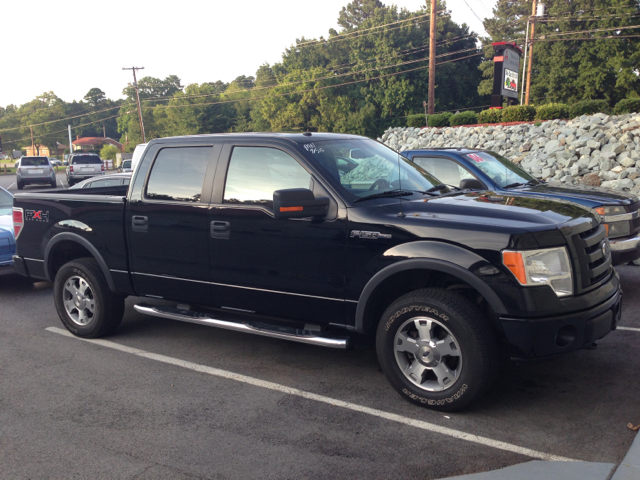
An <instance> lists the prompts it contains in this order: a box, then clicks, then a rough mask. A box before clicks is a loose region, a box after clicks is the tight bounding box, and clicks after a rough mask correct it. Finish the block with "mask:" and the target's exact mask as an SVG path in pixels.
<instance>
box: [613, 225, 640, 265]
mask: <svg viewBox="0 0 640 480" xmlns="http://www.w3.org/2000/svg"><path fill="white" fill-rule="evenodd" d="M609 243H610V245H611V260H612V262H613V264H614V265H620V264H624V263H629V262H632V261H633V260H637V259H638V258H640V233H639V234H636V235H634V236H633V237H623V238H616V239H613V240H609Z"/></svg>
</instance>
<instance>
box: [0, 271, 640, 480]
mask: <svg viewBox="0 0 640 480" xmlns="http://www.w3.org/2000/svg"><path fill="white" fill-rule="evenodd" d="M619 272H620V273H621V275H622V277H623V285H624V289H625V304H624V310H623V320H622V325H623V326H625V327H628V328H631V329H633V328H635V329H637V330H622V329H620V330H617V331H615V332H612V333H611V334H610V335H609V336H608V337H606V338H605V339H603V340H602V341H600V342H599V343H600V344H599V347H598V348H597V349H596V350H592V351H586V350H585V351H580V352H577V353H575V354H572V355H568V356H565V357H562V358H558V359H555V360H553V361H548V362H545V363H540V364H535V365H518V366H510V367H509V368H506V369H505V370H504V372H502V374H501V376H500V379H499V381H498V383H497V385H496V386H495V387H494V388H493V389H492V390H491V391H490V393H489V394H488V395H487V396H486V397H485V398H484V399H483V400H482V401H481V402H480V403H479V404H478V405H476V406H474V407H473V408H472V409H469V410H466V411H464V412H462V413H454V414H443V413H439V412H433V411H429V410H424V409H421V408H419V407H416V406H413V405H411V404H409V403H408V402H406V401H404V400H403V399H402V398H401V397H400V396H398V395H397V394H396V393H395V391H393V390H392V388H391V387H390V386H389V385H388V384H387V382H386V380H385V378H384V376H383V374H382V373H381V372H380V371H379V368H378V365H377V361H376V357H375V352H374V351H373V350H372V349H371V350H366V349H365V350H348V351H338V350H330V349H324V348H321V347H314V346H308V345H303V344H296V343H291V342H287V341H281V340H275V339H269V338H264V337H256V336H252V335H246V334H241V333H235V332H230V331H224V330H218V329H214V328H209V327H204V326H198V325H191V324H184V323H180V322H173V321H170V320H163V319H158V318H152V317H145V316H143V315H140V314H138V313H136V312H135V311H134V310H133V308H132V306H133V305H134V304H135V303H136V300H137V299H136V298H129V299H128V300H127V311H126V314H125V318H124V321H123V323H122V325H121V327H120V328H119V330H118V331H117V332H116V333H115V334H114V335H111V336H110V337H108V338H106V339H105V340H106V342H100V341H98V342H93V343H90V342H86V341H82V340H78V339H76V338H74V337H69V336H66V335H63V334H62V333H65V332H66V331H64V330H62V329H61V328H62V325H61V323H60V321H59V319H58V317H57V315H56V313H55V310H54V307H53V300H52V290H51V285H50V284H48V283H38V284H36V285H34V286H32V285H31V284H30V283H27V282H25V281H23V279H21V278H20V277H16V276H5V277H0V345H1V348H0V368H1V369H2V371H1V376H0V379H1V380H0V382H1V383H0V407H1V408H0V445H1V446H2V454H1V455H0V472H2V473H0V477H2V478H11V479H15V478H21V479H22V478H25V479H26V478H92V479H96V478H125V479H130V478H131V479H132V478H136V479H147V478H148V479H161V478H172V479H174V478H185V479H186V478H189V479H190V478H336V477H340V478H394V479H400V478H423V479H432V478H433V479H435V478H442V477H446V476H452V475H461V474H465V473H474V472H481V471H486V470H492V469H496V468H501V467H505V466H508V465H513V464H516V463H521V462H526V461H529V460H532V459H536V458H543V459H545V458H546V459H554V458H558V457H563V458H566V459H575V460H587V461H592V462H611V463H618V462H620V461H621V460H622V458H623V457H624V455H625V453H626V452H627V450H628V448H629V446H630V445H631V442H632V441H633V439H634V436H635V433H634V432H632V431H631V430H629V429H628V428H627V424H628V423H630V422H631V423H634V424H639V423H640V408H639V406H640V404H639V402H638V399H639V398H640V383H639V382H638V381H637V378H638V376H637V372H638V368H639V367H640V354H639V353H638V345H639V344H640V292H639V288H638V287H639V286H640V268H639V267H620V268H619ZM147 301H148V300H147ZM47 329H48V330H47ZM269 382H270V383H269ZM524 449H527V450H524Z"/></svg>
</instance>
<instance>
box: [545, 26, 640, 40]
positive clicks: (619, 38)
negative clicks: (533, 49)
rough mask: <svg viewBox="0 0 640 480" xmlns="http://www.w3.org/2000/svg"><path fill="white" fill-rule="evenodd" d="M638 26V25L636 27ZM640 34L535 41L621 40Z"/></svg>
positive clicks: (636, 36)
mask: <svg viewBox="0 0 640 480" xmlns="http://www.w3.org/2000/svg"><path fill="white" fill-rule="evenodd" d="M638 28H640V27H638ZM638 37H640V35H606V36H602V37H581V38H540V39H536V43H538V42H572V41H574V40H576V41H577V40H609V39H615V40H623V39H625V38H638Z"/></svg>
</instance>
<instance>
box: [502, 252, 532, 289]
mask: <svg viewBox="0 0 640 480" xmlns="http://www.w3.org/2000/svg"><path fill="white" fill-rule="evenodd" d="M502 263H504V266H505V267H507V268H508V269H509V270H511V273H513V275H514V276H515V277H516V278H517V279H518V281H519V282H520V283H521V284H523V285H524V284H526V283H527V272H526V271H525V269H524V260H523V258H522V254H521V253H520V252H502Z"/></svg>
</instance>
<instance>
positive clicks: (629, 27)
mask: <svg viewBox="0 0 640 480" xmlns="http://www.w3.org/2000/svg"><path fill="white" fill-rule="evenodd" d="M633 28H640V25H629V26H624V27H607V28H595V29H591V30H578V31H572V32H557V33H546V34H544V35H540V36H539V37H538V39H545V38H546V37H560V36H563V35H575V34H578V33H598V32H607V31H611V30H615V31H618V30H629V29H633ZM596 38H598V37H596ZM538 39H536V40H535V41H538Z"/></svg>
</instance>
